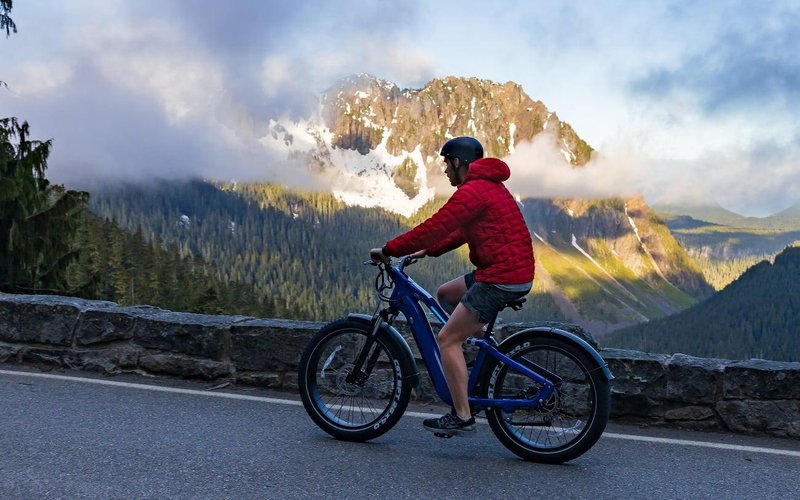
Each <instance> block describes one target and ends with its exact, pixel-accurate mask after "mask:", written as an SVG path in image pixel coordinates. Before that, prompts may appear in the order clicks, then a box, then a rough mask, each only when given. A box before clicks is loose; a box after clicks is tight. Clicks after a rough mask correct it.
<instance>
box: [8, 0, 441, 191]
mask: <svg viewBox="0 0 800 500" xmlns="http://www.w3.org/2000/svg"><path fill="white" fill-rule="evenodd" d="M208 5H210V4H208ZM417 12H418V11H417V4H408V5H406V4H390V5H385V4H383V3H382V2H376V1H368V0H361V1H345V2H336V3H335V4H334V3H331V2H323V1H306V2H293V3H292V2H262V1H237V2H233V3H230V5H228V4H226V5H225V8H213V9H212V8H204V4H201V3H196V2H192V3H190V2H183V1H177V0H176V1H165V2H161V1H151V0H144V1H142V2H99V3H97V2H87V3H75V4H71V5H70V6H65V5H61V4H56V5H54V6H52V9H49V10H47V11H46V12H45V11H44V10H38V11H37V10H36V9H33V8H32V6H30V5H22V6H20V8H19V9H16V8H15V13H16V14H18V18H19V20H20V21H21V23H20V27H21V28H24V29H23V30H22V32H21V34H20V35H18V36H15V37H12V38H10V39H9V40H8V41H5V40H4V41H3V43H5V44H6V45H5V46H4V47H3V49H4V57H5V49H6V48H9V49H10V51H9V53H11V54H14V57H13V58H11V59H7V60H5V61H4V62H8V63H9V66H8V68H9V69H8V70H7V69H5V68H4V70H3V75H2V76H3V80H4V81H7V82H8V84H9V87H10V88H11V89H12V90H13V91H14V93H11V92H8V91H5V90H3V91H2V92H0V108H2V109H3V114H4V115H5V114H8V115H14V116H18V117H20V118H21V119H23V120H27V121H29V122H30V123H31V125H32V128H33V130H34V133H35V134H36V135H38V136H39V137H41V138H50V137H52V138H54V139H55V146H54V149H53V152H52V155H51V158H50V171H49V172H48V174H49V176H50V178H51V179H53V180H54V181H56V182H67V183H71V184H73V185H87V184H97V183H98V182H101V181H108V180H111V179H125V180H131V179H146V178H150V177H158V178H171V179H174V178H185V177H195V176H204V177H211V178H218V179H222V180H229V179H230V178H232V177H236V178H237V179H239V180H273V181H277V182H284V183H287V184H290V185H294V186H300V185H304V186H311V185H313V183H314V182H315V179H312V178H311V174H307V173H306V171H307V169H300V168H298V166H297V165H296V164H293V163H292V162H291V161H290V160H287V159H285V158H278V157H275V156H274V155H273V154H271V153H270V151H269V150H267V149H265V148H264V147H263V146H262V145H261V144H260V143H259V142H258V140H259V139H260V138H261V137H263V135H264V134H265V133H266V128H267V124H268V123H269V120H270V119H271V118H283V117H286V116H288V117H300V116H308V115H309V114H310V113H311V112H312V111H314V110H316V106H317V103H318V101H317V99H318V97H317V95H318V92H320V91H321V90H323V89H324V88H327V87H328V86H330V85H331V84H332V83H333V81H334V80H335V78H339V77H341V76H345V75H346V74H349V73H354V72H360V71H370V72H373V73H375V74H387V73H391V74H392V75H393V76H397V77H399V78H408V79H419V78H422V77H423V75H425V74H428V73H430V71H431V69H430V62H429V61H428V60H427V59H426V57H425V55H424V53H422V52H420V51H418V50H411V49H410V48H409V45H408V42H407V41H406V40H405V38H404V36H405V35H404V33H405V31H404V30H405V28H403V25H404V24H406V23H407V22H410V21H412V20H413V18H414V16H416V15H417ZM65 17H68V18H69V19H70V20H71V21H70V23H61V22H58V23H56V21H58V20H60V19H63V18H65ZM25 21H31V22H25ZM37 47H38V48H37ZM4 66H5V65H4Z"/></svg>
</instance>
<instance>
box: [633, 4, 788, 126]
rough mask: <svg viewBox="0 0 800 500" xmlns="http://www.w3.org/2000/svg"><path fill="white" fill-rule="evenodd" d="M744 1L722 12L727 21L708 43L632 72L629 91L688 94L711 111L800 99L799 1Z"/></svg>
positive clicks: (651, 94) (781, 106) (654, 95)
mask: <svg viewBox="0 0 800 500" xmlns="http://www.w3.org/2000/svg"><path fill="white" fill-rule="evenodd" d="M742 7H743V8H742V9H739V10H736V11H727V9H724V10H726V12H720V14H725V15H727V16H730V19H729V22H728V23H726V24H724V25H722V26H721V27H717V30H718V32H717V33H716V34H715V35H714V36H713V38H712V40H711V41H710V42H708V43H707V44H700V45H699V46H695V47H693V48H692V49H689V50H688V51H687V52H686V53H685V54H684V55H683V57H682V58H681V59H680V60H679V61H678V62H677V63H674V64H672V65H662V66H656V67H653V68H650V69H648V70H647V71H645V72H644V73H643V74H640V75H638V76H636V77H634V78H632V80H631V82H630V89H631V91H632V92H633V93H634V94H638V95H641V96H646V97H650V98H652V99H662V98H665V97H669V96H672V95H675V94H683V95H690V96H692V98H693V99H694V100H695V102H696V104H697V106H698V107H699V108H700V109H701V110H703V111H704V112H705V113H707V114H709V115H718V114H720V113H731V112H741V111H742V107H746V108H753V107H755V108H765V107H774V108H775V109H785V107H786V106H792V107H796V106H797V105H798V104H800V55H799V53H798V51H797V50H796V47H797V45H798V44H799V43H800V6H797V5H793V6H792V5H785V4H782V3H780V2H776V3H769V4H759V5H758V6H757V11H756V12H751V11H750V9H751V8H752V7H750V8H748V6H742ZM751 16H752V17H751ZM753 21H756V22H753Z"/></svg>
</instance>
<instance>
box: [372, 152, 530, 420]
mask: <svg viewBox="0 0 800 500" xmlns="http://www.w3.org/2000/svg"><path fill="white" fill-rule="evenodd" d="M440 155H441V156H443V157H444V163H445V174H446V175H447V178H448V179H449V181H450V184H451V185H453V186H455V187H456V188H457V189H456V192H455V193H453V195H452V196H451V197H450V199H449V200H447V203H445V204H444V206H442V208H441V209H439V211H437V212H436V213H435V214H433V216H431V217H430V218H429V219H428V220H426V221H424V222H422V223H421V224H419V225H418V226H417V227H415V228H413V229H412V230H410V231H408V232H407V233H404V234H402V235H400V236H398V237H396V238H394V239H392V240H390V241H389V242H387V243H386V245H385V246H383V247H382V248H373V249H372V250H371V251H370V256H371V258H372V259H374V260H383V261H387V260H388V258H389V257H400V256H402V255H409V254H410V255H412V257H415V258H422V257H425V256H431V257H438V256H439V255H442V254H444V253H447V252H449V251H451V250H454V249H456V248H458V247H460V246H461V245H463V244H464V243H466V244H467V245H468V246H469V259H470V261H471V262H472V264H473V265H474V266H475V268H476V269H475V270H474V271H472V272H470V273H468V274H466V275H464V276H459V277H458V278H455V279H453V280H451V281H448V282H447V283H444V284H443V285H441V286H440V287H439V289H438V291H437V296H438V299H439V303H440V304H441V305H442V307H443V308H445V309H446V310H448V312H450V318H449V319H448V320H447V323H446V324H445V325H444V327H443V328H442V329H441V331H440V332H439V337H438V338H439V348H440V351H441V355H442V368H443V369H444V374H445V379H446V380H447V387H448V388H449V389H450V394H451V395H452V397H453V410H452V411H451V412H450V413H449V414H447V415H444V416H442V417H440V418H434V419H427V420H425V421H424V422H423V425H424V426H425V428H426V429H428V430H430V431H433V432H436V433H440V434H449V435H462V436H464V435H470V434H472V433H474V431H475V418H474V417H473V416H472V414H471V412H470V408H469V401H468V399H467V381H468V380H467V365H466V362H465V360H464V353H463V351H462V344H463V343H464V341H465V340H466V339H467V337H471V336H472V337H475V336H482V331H481V329H482V327H483V326H484V325H485V324H487V323H488V322H489V321H491V319H492V318H493V317H494V316H495V315H496V314H497V312H498V311H499V310H500V309H501V308H502V306H503V305H504V304H506V303H507V302H509V301H511V300H514V299H517V298H519V297H523V296H525V295H527V294H528V292H530V289H531V286H532V284H533V275H534V257H533V245H532V242H531V236H530V232H529V231H528V228H527V226H526V225H525V220H524V219H523V217H522V213H521V212H520V210H519V206H518V205H517V203H516V201H515V200H514V198H513V197H512V196H511V193H509V192H508V190H507V189H506V187H505V186H504V185H503V181H505V180H506V179H508V178H509V177H510V175H511V171H510V169H509V168H508V165H506V164H505V162H503V161H501V160H499V159H497V158H484V157H483V146H481V143H480V142H478V140H477V139H475V138H473V137H456V138H454V139H450V140H449V141H447V142H446V143H445V144H444V146H442V150H441V152H440Z"/></svg>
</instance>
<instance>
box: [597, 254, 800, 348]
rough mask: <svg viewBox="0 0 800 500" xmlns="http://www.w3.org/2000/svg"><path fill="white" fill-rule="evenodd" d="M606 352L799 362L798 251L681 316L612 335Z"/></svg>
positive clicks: (759, 268)
mask: <svg viewBox="0 0 800 500" xmlns="http://www.w3.org/2000/svg"><path fill="white" fill-rule="evenodd" d="M603 345H604V346H606V347H623V348H630V349H637V350H642V351H647V352H659V353H668V354H669V353H674V352H681V353H685V354H692V355H696V356H706V357H721V358H729V359H746V358H751V357H758V358H765V359H773V360H785V361H800V247H788V248H786V249H785V250H784V251H783V252H781V253H780V254H778V255H777V256H776V257H775V262H774V263H770V262H769V261H762V262H761V263H759V264H757V265H755V266H753V267H751V268H750V269H749V270H748V271H747V272H745V273H744V274H743V275H742V276H741V277H739V278H738V279H737V280H736V281H734V282H733V283H731V284H730V285H728V286H727V287H726V288H725V289H724V290H722V291H721V292H719V293H718V294H716V295H714V296H712V297H711V298H710V299H708V300H706V301H704V302H701V303H700V304H697V305H696V306H694V307H692V308H690V309H687V310H686V311H683V312H682V313H679V314H676V315H674V316H670V317H667V318H663V319H660V320H656V321H651V322H650V323H647V324H644V325H640V326H636V327H632V328H628V329H626V330H621V331H619V332H614V333H612V334H610V335H609V336H607V337H605V338H604V339H603Z"/></svg>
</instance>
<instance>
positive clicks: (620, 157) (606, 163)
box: [505, 134, 800, 216]
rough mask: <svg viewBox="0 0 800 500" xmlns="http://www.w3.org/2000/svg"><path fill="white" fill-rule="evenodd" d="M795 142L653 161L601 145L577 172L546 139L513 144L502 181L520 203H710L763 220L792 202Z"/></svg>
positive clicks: (798, 152)
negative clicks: (549, 200) (637, 199)
mask: <svg viewBox="0 0 800 500" xmlns="http://www.w3.org/2000/svg"><path fill="white" fill-rule="evenodd" d="M798 156H800V138H797V139H795V140H793V141H790V142H789V143H784V142H780V143H776V142H764V143H761V144H759V145H758V146H756V147H753V148H752V149H740V150H730V149H725V150H711V149H709V150H706V151H705V152H704V153H703V154H702V155H701V156H699V157H696V158H691V159H660V158H654V157H652V156H649V155H647V154H646V153H645V152H644V151H642V149H641V148H640V147H638V146H637V145H636V144H634V143H633V142H627V143H626V142H618V143H616V144H609V145H608V148H607V149H606V150H605V151H604V152H596V154H595V155H594V157H593V158H592V160H591V161H590V162H589V163H588V164H587V165H586V166H584V167H574V166H572V165H570V164H569V163H567V161H566V160H565V159H564V156H563V154H562V153H561V151H559V150H558V148H557V147H556V143H555V141H554V140H553V138H552V136H550V137H548V136H547V135H545V134H540V135H538V136H536V137H535V138H534V140H533V142H526V143H521V144H519V145H517V147H516V151H515V152H514V154H512V155H511V156H509V157H508V158H506V159H505V161H506V162H507V163H508V164H509V166H510V168H511V178H510V179H509V180H508V181H507V182H506V185H507V186H508V188H509V190H510V191H511V192H512V193H513V194H515V195H516V194H519V195H520V196H522V197H523V198H525V197H531V198H580V199H591V198H609V197H631V196H636V195H640V194H641V195H644V197H645V199H646V200H647V202H648V203H650V204H656V205H657V204H681V203H685V204H713V203H718V204H720V205H722V206H724V207H726V208H729V209H731V210H734V211H737V212H738V213H742V214H745V215H755V216H766V215H770V214H772V213H775V212H778V211H780V210H782V209H785V208H786V207H788V206H790V205H793V204H795V203H797V202H798V200H800V169H798V168H797V162H796V158H798Z"/></svg>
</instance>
